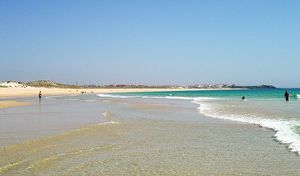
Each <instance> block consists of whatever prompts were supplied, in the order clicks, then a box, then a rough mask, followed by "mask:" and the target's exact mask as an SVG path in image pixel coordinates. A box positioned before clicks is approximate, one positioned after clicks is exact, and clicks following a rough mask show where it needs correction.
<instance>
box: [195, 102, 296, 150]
mask: <svg viewBox="0 0 300 176" xmlns="http://www.w3.org/2000/svg"><path fill="white" fill-rule="evenodd" d="M192 103H196V104H198V105H200V107H199V108H198V110H199V112H200V113H202V114H204V115H206V116H208V117H213V118H217V119H224V120H231V121H236V122H243V123H250V124H255V125H259V126H261V127H265V128H270V129H272V130H274V131H275V134H274V137H275V138H276V139H277V140H278V141H279V142H280V143H283V144H288V148H289V149H290V150H291V151H292V152H296V153H297V154H299V155H300V136H299V135H298V134H297V133H295V132H294V131H293V129H294V128H295V127H297V126H300V122H299V121H287V120H281V119H279V120H277V119H266V118H261V117H247V116H244V115H243V116H242V115H234V114H232V115H223V114H220V113H217V112H214V111H213V106H212V105H210V104H209V103H205V102H199V101H192Z"/></svg>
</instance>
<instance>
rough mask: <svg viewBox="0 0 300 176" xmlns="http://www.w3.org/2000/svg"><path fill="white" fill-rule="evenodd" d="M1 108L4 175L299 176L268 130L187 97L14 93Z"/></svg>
mask: <svg viewBox="0 0 300 176" xmlns="http://www.w3.org/2000/svg"><path fill="white" fill-rule="evenodd" d="M18 100H19V101H22V102H30V103H32V105H31V106H20V107H16V108H7V109H5V110H2V111H1V113H0V121H1V123H0V144H1V145H0V146H1V148H0V174H1V175H3V176H4V175H7V176H9V175H22V176H23V175H28V176H30V175H70V176H71V175H72V176H74V175H95V176H96V175H149V176H150V175H151V176H152V175H178V176H179V175H195V176H196V175H224V176H225V175H226V176H227V175H297V174H298V173H299V172H300V170H299V167H298V166H299V164H300V157H299V156H297V155H296V154H294V153H291V152H289V151H288V150H287V149H286V147H285V146H284V145H280V144H278V143H277V142H275V141H274V140H272V136H273V135H274V132H273V131H272V130H268V129H264V128H261V127H259V126H253V125H248V124H245V123H239V122H233V121H224V120H218V119H213V118H210V117H206V116H204V115H201V114H199V113H198V112H197V110H196V109H197V105H196V104H191V103H190V102H189V101H187V100H169V99H126V98H125V99H122V98H121V99H118V98H104V97H103V98H101V97H97V96H95V95H87V94H84V95H78V96H77V95H76V96H68V95H67V96H49V97H45V99H43V100H42V103H38V101H37V100H36V98H35V97H22V98H18Z"/></svg>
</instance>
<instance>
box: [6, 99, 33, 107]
mask: <svg viewBox="0 0 300 176" xmlns="http://www.w3.org/2000/svg"><path fill="white" fill-rule="evenodd" d="M30 104H31V103H28V102H18V101H13V100H10V101H0V108H10V107H16V106H28V105H30Z"/></svg>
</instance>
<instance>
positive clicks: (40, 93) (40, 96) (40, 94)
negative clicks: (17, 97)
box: [39, 91, 42, 99]
mask: <svg viewBox="0 0 300 176" xmlns="http://www.w3.org/2000/svg"><path fill="white" fill-rule="evenodd" d="M41 98H42V91H40V92H39V99H41Z"/></svg>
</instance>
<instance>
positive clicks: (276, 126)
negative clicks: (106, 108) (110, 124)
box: [98, 94, 300, 155]
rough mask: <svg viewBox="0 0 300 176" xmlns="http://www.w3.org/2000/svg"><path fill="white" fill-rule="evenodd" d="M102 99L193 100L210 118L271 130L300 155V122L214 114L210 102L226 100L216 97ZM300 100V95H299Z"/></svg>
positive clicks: (102, 95) (200, 110)
mask: <svg viewBox="0 0 300 176" xmlns="http://www.w3.org/2000/svg"><path fill="white" fill-rule="evenodd" d="M98 96H100V97H110V98H163V99H176V100H191V103H196V104H198V105H199V108H198V110H199V112H200V113H201V114H204V115H206V116H208V117H212V118H217V119H224V120H231V121H236V122H243V123H249V124H254V125H259V126H261V127H265V128H269V129H272V130H274V131H275V134H274V137H275V138H276V139H277V140H278V141H279V142H280V143H283V144H287V145H288V148H289V149H290V150H291V151H292V152H296V153H297V154H299V155H300V136H299V135H298V134H297V133H295V132H294V131H293V129H294V128H295V127H297V126H300V121H287V120H281V119H279V120H277V119H267V118H261V117H253V116H251V117H249V116H248V117H247V116H244V115H234V114H232V115H224V114H220V113H217V112H214V110H213V106H212V105H210V104H209V103H208V102H209V101H211V100H223V99H225V98H216V97H179V96H164V97H158V96H119V95H110V94H98ZM297 98H300V95H299V94H298V95H297Z"/></svg>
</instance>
